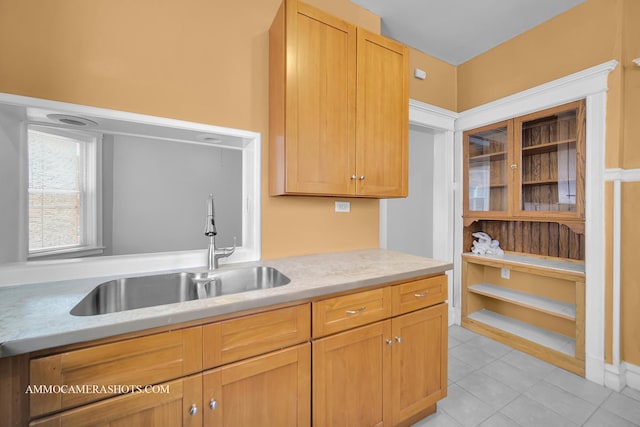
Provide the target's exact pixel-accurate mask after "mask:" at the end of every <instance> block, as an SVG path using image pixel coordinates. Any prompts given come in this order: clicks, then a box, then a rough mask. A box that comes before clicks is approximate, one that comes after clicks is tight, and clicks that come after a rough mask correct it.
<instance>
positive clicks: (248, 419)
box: [202, 343, 311, 427]
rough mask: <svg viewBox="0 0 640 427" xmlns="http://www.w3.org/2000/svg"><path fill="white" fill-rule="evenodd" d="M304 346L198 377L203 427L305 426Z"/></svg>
mask: <svg viewBox="0 0 640 427" xmlns="http://www.w3.org/2000/svg"><path fill="white" fill-rule="evenodd" d="M310 347H311V346H310V344H309V343H305V344H301V345H299V346H296V347H293V348H289V349H286V350H282V351H278V352H275V353H271V354H268V355H265V356H261V357H256V358H254V359H250V360H247V361H243V362H239V363H234V364H231V365H228V366H224V367H222V368H219V369H215V370H213V371H208V372H205V373H204V374H203V375H202V384H203V393H202V397H203V414H204V415H203V425H204V426H205V427H207V426H211V427H213V426H229V427H234V426H265V427H267V426H273V427H295V426H308V425H309V422H310V418H311V417H310V403H311V397H310V379H311V378H310V371H311V366H310V364H311V357H310V353H311V348H310Z"/></svg>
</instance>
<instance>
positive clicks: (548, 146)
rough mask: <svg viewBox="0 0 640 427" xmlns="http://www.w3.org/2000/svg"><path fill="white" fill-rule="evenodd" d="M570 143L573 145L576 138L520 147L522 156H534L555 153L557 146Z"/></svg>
mask: <svg viewBox="0 0 640 427" xmlns="http://www.w3.org/2000/svg"><path fill="white" fill-rule="evenodd" d="M572 142H573V143H575V142H576V138H570V139H563V140H562V141H554V142H547V143H544V144H536V145H529V146H528V147H522V156H523V157H524V156H532V155H534V154H540V153H548V152H550V151H556V150H557V148H558V147H559V146H561V145H566V144H571V143H572Z"/></svg>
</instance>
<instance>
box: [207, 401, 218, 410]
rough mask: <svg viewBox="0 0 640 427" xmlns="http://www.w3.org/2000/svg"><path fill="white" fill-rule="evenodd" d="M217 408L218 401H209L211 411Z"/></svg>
mask: <svg viewBox="0 0 640 427" xmlns="http://www.w3.org/2000/svg"><path fill="white" fill-rule="evenodd" d="M217 407H218V402H216V400H215V399H211V400H210V401H209V408H210V409H216V408H217Z"/></svg>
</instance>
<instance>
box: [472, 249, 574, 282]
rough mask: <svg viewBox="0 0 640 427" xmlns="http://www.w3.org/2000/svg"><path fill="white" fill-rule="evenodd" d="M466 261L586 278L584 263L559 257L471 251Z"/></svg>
mask: <svg viewBox="0 0 640 427" xmlns="http://www.w3.org/2000/svg"><path fill="white" fill-rule="evenodd" d="M462 257H463V259H464V261H467V262H471V263H474V264H484V265H489V266H492V267H498V268H502V267H505V268H520V269H524V270H526V271H540V272H541V273H543V274H548V273H554V274H553V275H554V276H558V277H560V278H566V279H567V280H584V263H581V262H571V261H564V260H561V259H557V258H548V257H546V258H545V257H536V256H527V255H522V254H512V253H505V254H504V255H476V254H474V253H471V252H466V253H464V254H462Z"/></svg>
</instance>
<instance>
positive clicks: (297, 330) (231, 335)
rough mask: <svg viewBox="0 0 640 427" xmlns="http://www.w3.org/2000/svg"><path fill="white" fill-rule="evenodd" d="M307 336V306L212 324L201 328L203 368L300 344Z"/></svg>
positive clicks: (309, 321) (308, 324) (309, 328)
mask: <svg viewBox="0 0 640 427" xmlns="http://www.w3.org/2000/svg"><path fill="white" fill-rule="evenodd" d="M310 335H311V313H310V309H309V304H304V305H299V306H296V307H288V308H282V309H279V310H273V311H268V312H266V313H259V314H254V315H251V316H246V317H241V318H238V319H232V320H228V321H225V322H218V323H213V324H210V325H206V326H204V327H203V331H202V336H203V365H204V367H205V369H207V368H213V367H216V366H220V365H224V364H226V363H230V362H235V361H237V360H241V359H246V358H248V357H252V356H257V355H259V354H263V353H267V352H269V351H273V350H278V349H280V348H283V347H288V346H291V345H294V344H299V343H302V342H304V341H309V339H310Z"/></svg>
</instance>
